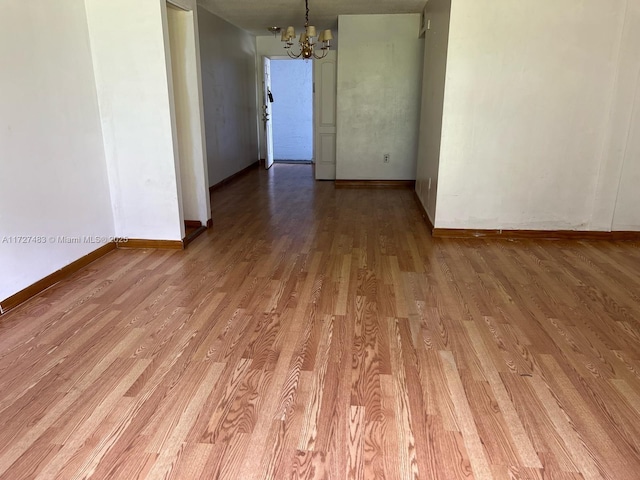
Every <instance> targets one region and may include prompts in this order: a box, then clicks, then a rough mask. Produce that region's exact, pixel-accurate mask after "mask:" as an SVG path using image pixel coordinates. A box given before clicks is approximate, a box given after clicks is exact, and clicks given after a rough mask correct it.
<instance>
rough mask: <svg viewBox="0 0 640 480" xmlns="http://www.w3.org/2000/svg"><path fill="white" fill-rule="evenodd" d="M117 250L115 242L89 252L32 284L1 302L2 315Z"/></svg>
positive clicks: (0, 310)
mask: <svg viewBox="0 0 640 480" xmlns="http://www.w3.org/2000/svg"><path fill="white" fill-rule="evenodd" d="M115 249H116V243H115V242H109V243H106V244H104V245H103V246H101V247H100V248H98V249H96V250H94V251H93V252H89V253H88V254H86V255H85V256H83V257H80V258H79V259H78V260H76V261H74V262H71V263H70V264H69V265H67V266H66V267H62V268H61V269H60V270H56V271H55V272H53V273H52V274H50V275H47V276H46V277H44V278H43V279H41V280H38V281H37V282H35V283H32V284H31V285H29V286H28V287H26V288H23V289H22V290H20V291H19V292H18V293H14V294H13V295H11V296H10V297H9V298H7V299H6V300H3V301H2V302H0V314H4V313H7V312H8V311H9V310H11V309H13V308H15V307H17V306H18V305H21V304H22V303H24V302H26V301H27V300H29V299H31V298H33V297H35V296H36V295H38V294H40V293H42V292H44V291H45V290H46V289H47V288H49V287H52V286H54V285H55V284H56V283H58V282H60V281H61V280H64V279H65V278H67V277H69V276H71V275H73V274H74V273H76V272H77V271H79V270H81V269H83V268H84V267H86V266H87V265H89V264H90V263H92V262H95V261H96V260H97V259H99V258H100V257H103V256H105V255H106V254H107V253H109V252H111V251H113V250H115Z"/></svg>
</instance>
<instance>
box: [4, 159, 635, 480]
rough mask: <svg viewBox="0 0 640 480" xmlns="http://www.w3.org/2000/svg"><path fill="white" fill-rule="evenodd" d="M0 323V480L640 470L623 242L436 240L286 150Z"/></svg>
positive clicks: (631, 267) (631, 269) (400, 206)
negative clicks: (178, 244) (170, 236)
mask: <svg viewBox="0 0 640 480" xmlns="http://www.w3.org/2000/svg"><path fill="white" fill-rule="evenodd" d="M212 202H213V209H214V228H213V229H212V230H210V231H208V232H207V233H206V234H203V235H202V236H201V237H199V238H198V239H197V240H195V241H194V243H192V244H191V245H190V246H189V248H188V249H187V250H186V251H160V250H155V251H154V250H147V251H126V250H120V251H115V252H113V253H110V254H109V255H107V256H106V257H104V258H102V259H101V260H99V261H97V262H95V263H93V264H91V265H90V266H89V267H88V268H86V269H85V270H83V271H81V272H79V273H78V274H76V275H74V276H73V277H72V278H71V279H69V280H68V281H64V282H62V283H61V284H59V285H57V286H56V287H54V288H52V289H50V290H48V291H46V292H45V293H44V294H43V295H41V296H40V297H38V298H36V299H34V300H32V301H31V302H29V303H28V304H26V305H24V306H22V307H20V308H18V309H16V310H14V311H13V312H10V313H9V314H7V315H5V316H3V317H2V318H1V319H0V423H1V428H0V478H2V479H10V480H16V479H21V478H42V479H53V478H61V479H72V478H88V477H92V478H99V479H103V478H121V479H127V480H129V479H135V478H149V479H163V478H180V479H197V478H203V479H214V478H222V479H242V480H244V479H281V478H283V479H284V478H317V479H319V478H333V479H350V478H354V479H367V480H368V479H374V478H379V479H403V480H404V479H413V478H419V479H430V478H442V479H455V478H477V479H489V478H497V479H503V478H505V479H506V478H532V479H541V478H549V479H581V478H585V479H592V478H609V479H616V480H620V479H629V480H631V479H638V478H640V324H639V322H640V275H639V272H640V249H639V245H638V244H637V243H628V242H627V243H606V242H567V241H503V240H492V241H486V240H433V239H431V238H430V237H429V235H428V233H427V229H426V227H425V226H424V224H423V223H422V220H421V218H420V215H419V212H418V209H417V208H416V206H415V204H414V200H413V197H412V192H410V191H408V190H363V189H357V190H349V189H340V190H336V189H334V187H333V184H331V183H323V182H318V183H316V182H314V181H313V179H312V175H311V168H310V167H309V166H305V165H276V166H275V167H273V169H272V170H271V171H269V172H265V171H257V170H254V171H252V172H251V173H249V174H248V175H247V176H245V177H243V178H241V179H239V180H238V181H237V182H235V183H232V184H230V185H228V186H226V187H224V188H223V189H221V190H219V191H217V192H215V193H214V195H213V197H212Z"/></svg>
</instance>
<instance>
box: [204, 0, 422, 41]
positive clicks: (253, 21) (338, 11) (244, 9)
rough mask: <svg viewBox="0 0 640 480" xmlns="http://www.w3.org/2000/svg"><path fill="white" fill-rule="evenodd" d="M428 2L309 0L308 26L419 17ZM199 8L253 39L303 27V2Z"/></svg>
mask: <svg viewBox="0 0 640 480" xmlns="http://www.w3.org/2000/svg"><path fill="white" fill-rule="evenodd" d="M426 3H427V0H309V10H310V12H309V23H310V24H311V25H315V26H316V28H318V29H325V28H331V29H333V30H334V31H335V30H336V28H337V26H338V15H345V14H372V13H387V14H388V13H420V12H422V9H423V8H424V6H425V4H426ZM198 5H200V6H201V7H203V8H205V9H207V10H208V11H210V12H211V13H213V14H215V15H217V16H219V17H221V18H223V19H225V20H226V21H228V22H229V23H232V24H234V25H235V26H237V27H240V28H243V29H245V30H248V31H249V32H251V33H253V34H254V35H270V33H269V32H268V31H267V27H270V26H277V27H282V28H286V27H288V26H289V25H293V26H294V27H296V29H298V30H299V29H301V28H302V26H303V25H304V14H305V6H304V0H198Z"/></svg>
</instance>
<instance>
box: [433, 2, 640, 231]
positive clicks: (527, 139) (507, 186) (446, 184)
mask: <svg viewBox="0 0 640 480" xmlns="http://www.w3.org/2000/svg"><path fill="white" fill-rule="evenodd" d="M627 4H628V7H629V8H627ZM637 10H638V9H637V7H633V2H631V1H628V2H627V1H626V0H625V1H619V2H597V1H586V2H585V1H583V0H570V1H569V0H567V1H563V2H546V3H545V5H544V8H541V5H540V2H539V1H537V0H520V1H518V2H513V1H511V0H453V2H452V11H451V23H450V36H449V46H448V61H447V73H446V87H445V101H444V116H443V128H442V144H441V151H440V165H439V181H438V193H437V211H436V218H435V224H436V227H442V228H481V229H482V228H486V229H502V228H504V229H539V230H544V229H573V230H610V229H611V228H612V223H613V215H614V210H615V209H616V198H617V197H618V196H619V195H618V188H619V185H620V182H619V180H620V178H621V172H622V166H623V163H624V156H625V154H624V153H623V152H624V151H627V152H629V151H633V148H630V147H633V145H630V146H628V145H627V139H628V137H629V136H627V135H626V134H625V135H621V134H620V132H629V131H630V130H636V129H637V126H636V127H633V128H632V123H631V122H632V120H631V118H632V117H631V107H630V105H632V104H633V98H634V92H635V91H636V90H637V87H636V85H637V83H636V82H637V71H638V70H637V69H638V61H640V60H639V59H640V41H639V40H638V39H637V34H634V31H635V32H638V28H637V24H638V21H637V15H638V13H637ZM632 25H635V30H634V28H633V27H632ZM634 35H635V37H634ZM630 138H631V142H632V144H635V143H634V142H636V140H634V139H633V138H634V137H633V136H631V137H630ZM627 155H628V154H627ZM635 158H637V157H635ZM628 162H630V163H625V171H626V172H627V173H625V174H624V175H625V178H626V176H629V177H631V175H632V171H634V170H635V171H636V172H637V168H638V167H636V166H635V165H636V164H635V163H633V164H632V163H631V162H632V159H631V158H628ZM625 185H626V184H625V181H623V182H622V190H621V192H620V193H622V196H621V197H620V198H621V200H622V201H623V202H624V203H625V204H626V205H628V206H631V205H634V204H635V205H637V204H638V203H639V202H638V201H637V200H638V195H637V194H636V193H635V192H637V191H640V190H638V189H635V192H633V193H632V191H631V188H630V187H626V186H625ZM624 192H628V196H626V197H625V194H624ZM634 198H635V199H636V201H635V202H633V200H634ZM624 209H625V207H624V206H622V205H619V208H618V211H619V212H622V211H623V210H624ZM635 211H637V208H636V209H635ZM622 216H623V215H622V213H620V218H622ZM636 216H637V215H636ZM635 221H636V220H633V222H635ZM633 222H630V221H628V220H625V221H624V222H623V221H621V222H620V225H622V224H624V225H626V227H625V228H630V227H632V226H633V225H630V223H633Z"/></svg>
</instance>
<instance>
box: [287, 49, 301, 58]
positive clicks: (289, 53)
mask: <svg viewBox="0 0 640 480" xmlns="http://www.w3.org/2000/svg"><path fill="white" fill-rule="evenodd" d="M287 54H288V55H289V56H290V57H291V58H300V56H301V55H302V51H300V53H299V54H298V55H296V54H295V53H291V50H287Z"/></svg>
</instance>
